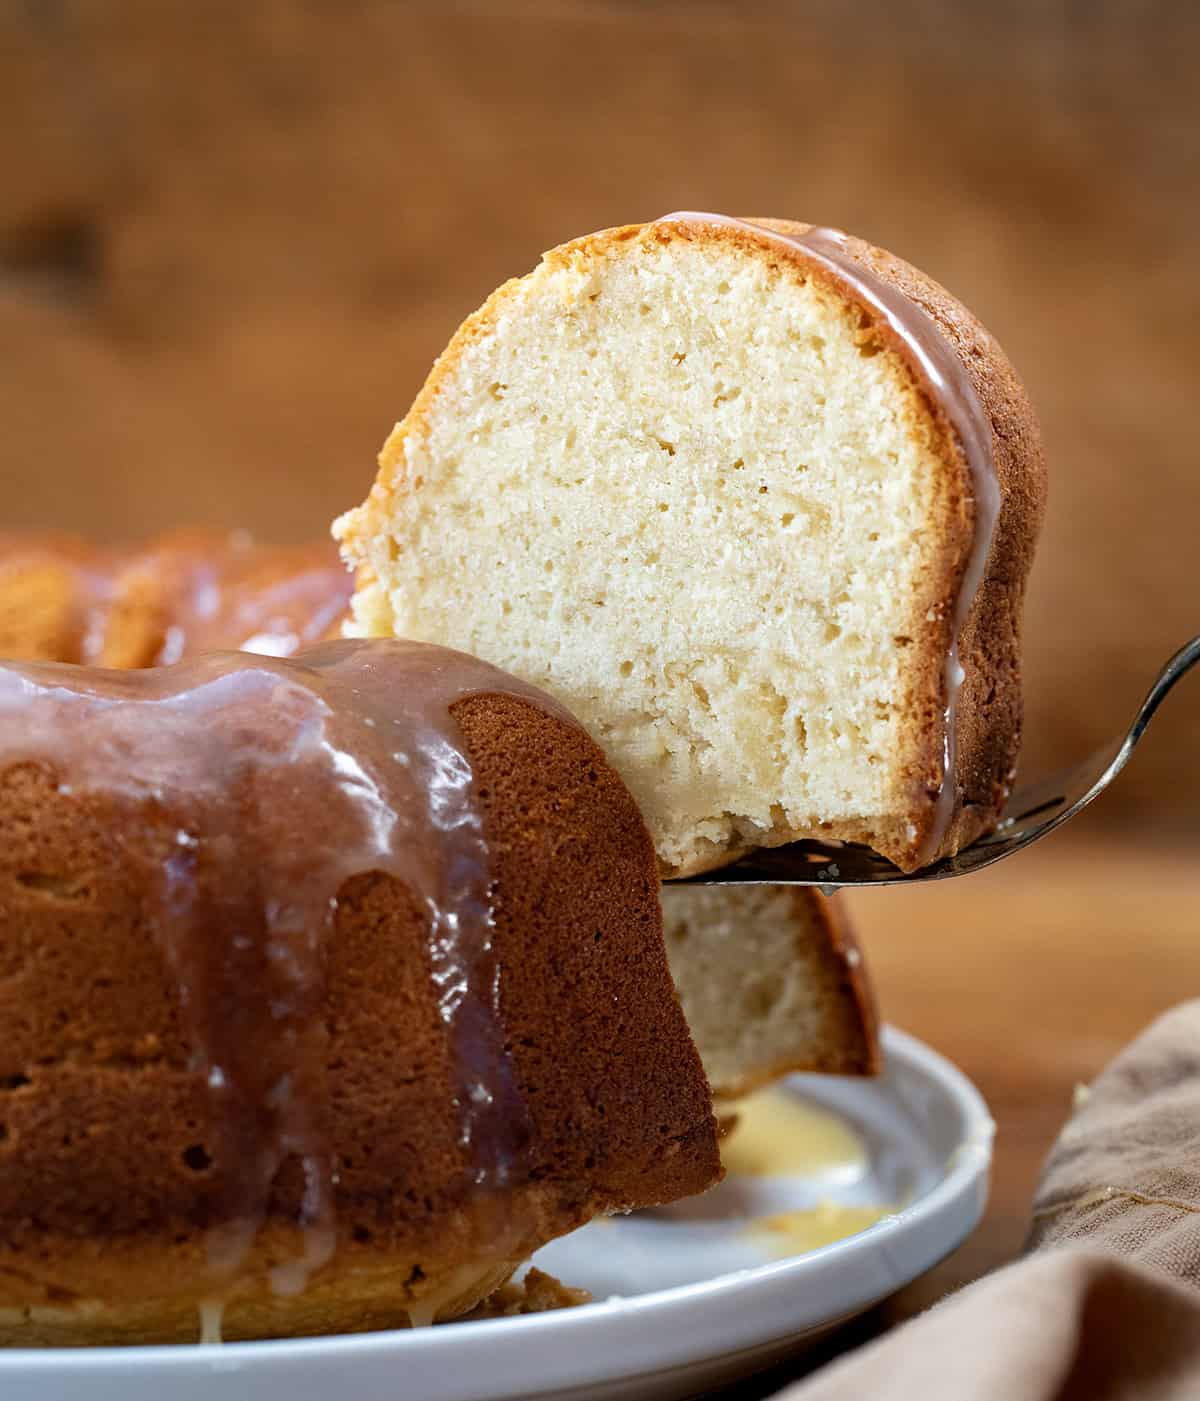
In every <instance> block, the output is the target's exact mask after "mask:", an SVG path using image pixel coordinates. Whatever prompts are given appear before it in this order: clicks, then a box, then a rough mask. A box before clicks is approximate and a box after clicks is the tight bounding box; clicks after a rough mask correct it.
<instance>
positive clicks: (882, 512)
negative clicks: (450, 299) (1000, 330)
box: [335, 214, 1044, 876]
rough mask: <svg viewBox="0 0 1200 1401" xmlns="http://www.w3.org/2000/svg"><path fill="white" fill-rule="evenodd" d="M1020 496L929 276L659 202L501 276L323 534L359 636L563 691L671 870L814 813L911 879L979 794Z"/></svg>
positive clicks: (1001, 430)
mask: <svg viewBox="0 0 1200 1401" xmlns="http://www.w3.org/2000/svg"><path fill="white" fill-rule="evenodd" d="M1043 494H1044V468H1043V462H1042V453H1041V447H1040V443H1039V436H1038V429H1037V425H1036V422H1035V420H1034V416H1033V413H1032V410H1031V409H1030V406H1029V403H1028V401H1027V399H1026V396H1025V393H1024V390H1023V389H1022V387H1021V384H1020V382H1019V381H1018V379H1017V377H1016V375H1015V373H1014V372H1013V370H1012V368H1011V366H1010V365H1009V363H1008V361H1007V359H1006V358H1005V356H1004V354H1003V352H1002V351H1001V349H1000V347H999V346H998V345H997V344H996V342H995V341H994V340H993V339H992V338H991V337H990V336H989V334H988V333H987V331H985V330H984V328H983V327H982V326H981V325H980V324H979V322H978V321H977V320H976V319H975V318H974V316H972V315H971V313H970V312H968V311H967V310H966V309H965V308H964V307H963V306H961V305H960V304H959V303H958V302H956V301H955V300H954V299H953V298H952V297H951V296H950V295H949V294H948V293H947V292H945V291H944V290H943V289H942V288H941V287H939V286H938V285H937V284H936V283H934V282H932V281H931V280H930V279H929V278H927V277H926V276H925V275H924V274H923V273H921V272H919V271H917V269H915V268H913V267H911V266H909V265H908V264H907V263H904V262H902V261H901V260H900V259H898V258H895V257H893V256H892V255H891V254H889V253H887V252H885V251H883V250H882V249H879V248H874V247H871V246H870V245H869V244H867V243H864V242H863V241H862V240H860V239H857V238H853V237H849V236H847V235H844V234H841V233H839V232H836V231H834V230H830V229H820V228H814V227H812V226H809V225H806V224H797V223H787V222H782V221H778V220H755V221H753V222H748V221H743V220H735V219H728V218H723V217H720V216H715V215H708V214H677V215H672V216H669V217H666V218H663V219H660V220H658V221H656V222H654V223H650V224H644V225H632V226H628V227H624V228H617V229H610V230H607V231H605V232H602V233H598V234H593V235H589V236H587V237H584V238H580V239H577V240H575V241H573V242H571V243H567V244H564V245H563V246H562V247H560V248H556V249H554V250H553V251H552V252H550V253H548V254H546V255H545V257H544V259H543V260H542V263H541V265H540V266H539V267H538V268H537V269H536V270H535V271H534V272H532V273H531V274H529V275H528V276H527V277H524V278H521V279H519V280H515V281H511V282H508V283H506V284H505V285H504V286H503V287H501V288H500V289H499V290H498V291H497V292H496V293H494V295H493V296H492V297H491V298H490V299H489V300H488V302H487V303H486V304H485V305H484V306H483V308H482V309H481V310H480V311H478V312H476V313H475V314H474V315H473V316H471V317H469V318H468V319H467V321H466V322H465V323H464V324H463V326H462V327H461V328H460V330H459V331H458V333H457V334H456V335H455V336H454V338H453V339H452V340H451V342H450V345H449V347H448V348H447V350H446V351H445V353H444V354H443V355H442V356H441V358H440V359H439V360H438V362H437V364H436V365H435V366H434V369H433V371H432V372H431V374H430V376H429V379H428V380H427V381H426V384H425V387H424V388H423V389H422V391H421V392H420V394H419V395H418V396H417V399H416V401H415V403H414V404H413V407H412V409H411V410H410V412H409V414H408V416H407V417H406V418H405V419H404V421H403V422H402V423H400V424H399V425H398V426H397V427H396V429H395V431H394V432H393V433H392V435H391V437H390V438H389V439H388V441H387V443H386V444H385V446H384V448H383V452H382V454H381V457H380V467H379V475H378V479H377V481H376V483H375V485H374V487H373V489H372V490H371V492H370V495H369V496H368V498H367V500H366V502H365V504H364V505H362V506H361V507H360V508H358V509H357V510H353V511H350V512H349V513H348V514H347V515H345V516H344V517H342V518H341V520H340V521H339V522H338V523H337V525H336V526H335V533H336V535H337V536H338V537H339V539H340V541H341V544H342V549H343V553H344V556H345V558H346V560H347V562H348V563H349V564H350V565H351V566H352V567H353V568H355V569H356V570H357V571H358V586H357V591H356V594H355V598H354V604H353V607H354V616H355V623H354V630H355V631H356V632H357V633H359V634H361V635H364V636H392V635H396V636H408V637H414V638H420V639H424V640H427V641H432V642H439V643H443V644H446V645H450V646H455V647H461V648H463V649H464V650H467V651H470V652H472V653H474V654H476V655H478V656H481V657H485V658H487V659H488V660H489V661H492V662H494V663H495V664H497V665H499V666H503V667H504V668H505V669H506V670H509V671H512V672H514V673H515V674H517V675H519V676H521V677H523V678H525V679H527V680H529V681H531V682H534V683H535V684H537V685H540V686H544V687H545V688H546V689H547V690H549V691H551V692H552V693H553V694H554V695H556V696H557V697H559V698H560V699H561V700H563V702H564V703H565V704H566V705H567V706H568V707H569V708H570V709H571V711H572V712H573V713H574V714H575V715H577V716H578V717H579V719H580V720H581V721H582V723H583V724H584V725H585V726H586V727H587V729H588V730H589V732H590V733H591V734H593V735H594V736H595V737H596V738H597V739H598V740H599V742H600V743H601V745H602V747H603V748H604V749H605V750H606V752H607V753H608V755H609V757H610V758H611V759H612V761H613V762H614V764H615V765H616V767H617V769H618V771H619V772H620V773H621V774H622V775H623V777H624V778H625V780H626V782H627V783H628V784H629V786H630V788H631V790H632V792H633V794H634V797H635V798H636V799H637V801H638V803H639V805H640V807H641V809H642V812H643V814H644V815H645V817H646V820H647V823H648V825H649V827H650V830H651V833H652V835H653V837H654V840H655V844H656V848H657V851H658V856H659V861H660V866H661V869H662V871H663V873H664V874H666V875H668V876H671V875H679V874H687V873H692V872H697V871H700V870H703V869H705V868H711V867H712V866H714V865H719V864H721V863H722V862H724V861H727V860H728V859H730V857H731V856H733V855H735V854H736V853H738V852H739V851H742V850H745V849H747V848H751V847H754V846H762V845H775V844H778V843H782V842H787V841H790V840H793V839H795V838H800V837H807V836H815V837H820V838H823V839H835V840H849V841H855V842H865V843H868V844H869V845H871V846H872V847H874V848H875V849H876V850H878V851H879V852H881V853H882V854H884V855H885V856H887V857H888V858H890V859H891V860H892V861H894V862H895V863H896V864H897V865H899V866H901V867H902V868H904V869H906V870H911V869H914V868H916V867H919V866H921V865H923V864H926V863H928V862H931V861H933V860H934V859H936V858H937V857H939V856H941V855H944V854H948V853H952V852H954V851H955V850H957V849H958V848H959V847H961V846H963V845H965V844H967V843H969V842H971V841H972V840H974V839H975V838H976V837H977V836H978V835H980V834H981V833H983V832H984V831H986V830H988V829H989V828H990V827H992V826H993V825H994V824H995V822H996V821H997V819H998V815H999V813H1000V811H1001V809H1002V806H1003V803H1004V801H1005V797H1006V794H1007V792H1008V788H1009V784H1010V781H1011V778H1012V774H1013V768H1014V764H1015V760H1016V756H1017V749H1018V744H1019V738H1020V727H1021V698H1020V650H1019V636H1020V625H1021V608H1022V599H1023V595H1024V589H1025V579H1026V575H1027V573H1028V570H1029V566H1030V562H1031V558H1032V553H1033V546H1034V540H1035V536H1036V533H1037V529H1038V525H1039V522H1040V518H1041V514H1042V500H1043Z"/></svg>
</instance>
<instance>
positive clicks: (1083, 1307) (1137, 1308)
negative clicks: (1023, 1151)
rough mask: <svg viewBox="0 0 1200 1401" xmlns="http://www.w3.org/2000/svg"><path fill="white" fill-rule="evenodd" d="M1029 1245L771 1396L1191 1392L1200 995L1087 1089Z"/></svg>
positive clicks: (1022, 1400) (1047, 1180) (1198, 1320)
mask: <svg viewBox="0 0 1200 1401" xmlns="http://www.w3.org/2000/svg"><path fill="white" fill-rule="evenodd" d="M1029 1249H1030V1251H1031V1252H1033V1253H1032V1254H1031V1255H1030V1256H1029V1257H1028V1258H1026V1259H1025V1260H1023V1261H1021V1262H1020V1263H1018V1264H1015V1265H1010V1266H1008V1268H1007V1269H1004V1270H1000V1271H998V1272H997V1273H996V1274H994V1275H992V1276H990V1277H989V1278H987V1279H983V1280H980V1281H979V1282H978V1283H977V1284H973V1285H971V1286H970V1287H969V1288H967V1289H964V1290H962V1291H961V1293H959V1294H956V1295H955V1296H954V1297H953V1298H951V1299H948V1300H946V1301H945V1302H943V1303H941V1304H938V1305H937V1306H936V1307H935V1308H933V1309H932V1310H930V1312H929V1313H927V1314H925V1315H924V1316H923V1317H921V1318H918V1319H915V1320H914V1321H913V1322H912V1323H909V1324H906V1325H905V1326H904V1327H902V1328H898V1329H897V1330H896V1331H895V1332H894V1333H891V1334H889V1335H888V1336H887V1337H885V1338H882V1339H880V1340H879V1341H878V1342H876V1343H873V1344H871V1345H870V1346H869V1347H866V1348H863V1349H862V1350H861V1351H860V1352H857V1353H853V1354H851V1355H850V1356H849V1357H846V1358H844V1359H843V1360H841V1361H840V1362H838V1363H835V1364H834V1365H833V1366H831V1367H828V1368H826V1369H825V1370H824V1371H822V1372H819V1373H817V1375H816V1376H814V1377H812V1378H810V1379H809V1380H808V1381H806V1382H804V1383H802V1384H801V1385H799V1386H796V1387H789V1388H787V1390H785V1391H784V1392H782V1393H780V1397H779V1401H849V1398H852V1397H853V1398H855V1401H858V1398H861V1397H871V1398H876V1397H883V1398H900V1397H904V1398H906V1401H907V1398H921V1401H924V1398H927V1397H928V1398H930V1399H931V1401H940V1398H946V1401H950V1398H954V1401H1009V1399H1010V1398H1019V1401H1083V1398H1088V1401H1093V1399H1094V1401H1126V1399H1127V1398H1128V1401H1134V1398H1136V1401H1176V1398H1180V1401H1182V1398H1184V1397H1198V1396H1200V1001H1197V1002H1189V1003H1185V1004H1184V1005H1183V1006H1182V1007H1178V1008H1176V1009H1175V1010H1174V1011H1173V1012H1168V1013H1167V1014H1166V1015H1165V1016H1164V1017H1161V1018H1160V1019H1159V1020H1158V1021H1157V1022H1155V1023H1154V1025H1153V1026H1151V1027H1150V1029H1149V1030H1148V1031H1146V1032H1144V1033H1143V1034H1142V1035H1141V1036H1140V1037H1139V1038H1138V1039H1137V1040H1136V1041H1135V1042H1134V1043H1133V1045H1132V1046H1130V1047H1128V1048H1127V1049H1126V1050H1125V1051H1123V1052H1122V1053H1121V1055H1120V1056H1118V1057H1117V1059H1116V1060H1115V1061H1114V1062H1113V1063H1112V1064H1111V1065H1110V1066H1109V1067H1108V1069H1107V1070H1105V1072H1104V1073H1103V1075H1101V1076H1100V1078H1099V1079H1098V1080H1097V1081H1096V1083H1095V1085H1093V1086H1092V1088H1091V1089H1090V1091H1088V1092H1086V1093H1085V1094H1081V1096H1080V1103H1079V1104H1078V1105H1077V1106H1076V1109H1075V1112H1074V1113H1073V1114H1072V1116H1071V1118H1070V1119H1069V1120H1068V1121H1067V1124H1066V1126H1065V1128H1064V1129H1063V1131H1062V1134H1061V1135H1060V1136H1059V1139H1058V1142H1057V1143H1056V1144H1055V1146H1054V1148H1053V1150H1052V1151H1051V1153H1050V1157H1049V1159H1048V1161H1047V1163H1046V1167H1045V1169H1044V1171H1043V1174H1042V1180H1041V1183H1040V1185H1039V1187H1038V1191H1037V1195H1036V1198H1035V1201H1034V1207H1033V1227H1032V1231H1031V1234H1030V1239H1029Z"/></svg>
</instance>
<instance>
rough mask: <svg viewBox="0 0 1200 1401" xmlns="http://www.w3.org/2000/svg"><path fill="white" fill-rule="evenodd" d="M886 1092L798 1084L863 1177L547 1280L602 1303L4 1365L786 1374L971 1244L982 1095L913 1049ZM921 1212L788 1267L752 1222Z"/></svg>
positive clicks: (596, 1382) (113, 1378) (888, 1051)
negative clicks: (831, 1121) (846, 1143)
mask: <svg viewBox="0 0 1200 1401" xmlns="http://www.w3.org/2000/svg"><path fill="white" fill-rule="evenodd" d="M884 1051H885V1056H886V1070H885V1073H884V1074H883V1076H881V1077H880V1078H879V1079H878V1080H874V1081H855V1080H834V1079H825V1078H822V1077H819V1076H803V1075H797V1076H793V1077H792V1078H791V1079H790V1080H789V1081H788V1082H787V1084H786V1091H787V1093H789V1094H792V1095H795V1096H797V1097H799V1098H800V1099H801V1100H803V1101H806V1102H808V1103H809V1104H814V1105H817V1106H823V1107H825V1108H827V1109H831V1110H833V1111H834V1112H835V1113H836V1114H838V1115H839V1116H840V1117H842V1118H843V1119H844V1120H846V1121H847V1122H848V1123H849V1124H850V1125H851V1126H852V1127H853V1129H854V1130H855V1131H856V1132H857V1133H858V1134H859V1135H860V1136H861V1138H862V1140H863V1141H864V1143H865V1145H866V1149H867V1152H866V1156H865V1159H864V1160H863V1162H862V1163H861V1164H860V1165H859V1168H858V1169H856V1170H854V1171H853V1172H851V1173H849V1174H847V1173H846V1172H844V1171H842V1172H840V1173H839V1172H833V1173H825V1174H822V1173H821V1172H816V1173H814V1174H810V1175H809V1176H807V1177H789V1178H784V1179H781V1178H761V1179H737V1180H735V1181H729V1180H727V1181H726V1183H723V1184H722V1185H721V1187H719V1188H717V1189H716V1190H715V1191H714V1192H712V1193H709V1194H708V1195H707V1196H705V1197H702V1198H697V1199H695V1202H694V1204H681V1206H680V1207H679V1208H673V1209H671V1210H669V1211H665V1212H661V1213H654V1214H646V1215H640V1216H631V1217H626V1218H621V1219H619V1220H616V1221H600V1222H593V1223H592V1224H591V1225H589V1226H586V1227H584V1229H583V1230H581V1231H577V1232H575V1234H574V1235H572V1236H569V1237H567V1238H565V1239H563V1240H561V1241H556V1242H554V1243H553V1244H552V1245H550V1246H547V1247H546V1249H545V1250H543V1251H541V1252H539V1255H538V1256H537V1263H538V1264H540V1265H541V1266H543V1267H544V1268H545V1269H547V1270H549V1271H550V1272H551V1273H552V1274H556V1275H558V1276H559V1277H560V1278H561V1279H563V1280H564V1281H565V1282H567V1283H570V1284H574V1285H578V1286H582V1287H584V1288H588V1289H590V1290H591V1291H592V1293H593V1294H594V1296H595V1298H596V1299H597V1300H598V1301H599V1302H597V1303H594V1304H588V1305H585V1306H584V1307H581V1308H574V1309H566V1310H561V1311H558V1312H553V1313H543V1314H537V1315H533V1316H528V1317H523V1318H502V1319H495V1320H489V1321H486V1322H479V1323H461V1324H454V1325H451V1326H448V1327H442V1328H424V1329H416V1330H410V1331H405V1332H393V1333H367V1334H357V1335H354V1336H348V1337H332V1338H312V1339H303V1340H299V1341H295V1342H289V1341H279V1342H263V1343H233V1344H229V1345H227V1346H224V1347H222V1346H211V1345H209V1346H191V1347H188V1346H176V1347H145V1348H90V1349H43V1350H35V1349H19V1350H18V1349H14V1350H12V1351H8V1352H0V1396H2V1397H3V1398H5V1401H47V1398H51V1397H55V1398H56V1397H60V1396H61V1397H67V1396H69V1397H71V1398H72V1401H162V1398H164V1397H170V1398H171V1401H214V1398H220V1401H330V1398H334V1397H336V1398H339V1401H409V1398H411V1399H412V1401H515V1399H516V1398H530V1399H531V1401H532V1399H533V1398H537V1401H562V1398H567V1397H570V1398H575V1401H581V1398H584V1397H586V1398H589V1401H590V1399H591V1398H594V1399H595V1401H602V1399H603V1398H617V1397H620V1398H623V1401H637V1399H638V1398H650V1397H653V1398H654V1401H669V1399H670V1398H674V1397H682V1396H689V1395H692V1394H694V1393H695V1392H696V1391H699V1390H701V1389H703V1388H706V1387H711V1386H717V1385H719V1384H721V1383H723V1382H728V1381H730V1380H732V1379H733V1378H734V1377H737V1376H739V1375H744V1374H746V1373H748V1372H751V1371H753V1370H755V1369H757V1368H759V1367H763V1366H767V1365H769V1364H770V1363H772V1362H774V1361H777V1360H779V1359H780V1358H782V1357H784V1356H785V1355H786V1354H787V1353H789V1352H793V1351H796V1350H797V1349H799V1348H801V1347H803V1346H804V1345H805V1343H806V1342H811V1341H812V1340H813V1339H815V1338H816V1337H817V1336H819V1335H820V1334H822V1333H824V1332H827V1331H828V1330H829V1329H830V1328H832V1327H834V1326H836V1325H837V1324H838V1323H842V1322H845V1321H846V1320H847V1319H849V1318H852V1317H853V1316H854V1315H855V1314H858V1313H861V1312H862V1311H863V1310H865V1309H867V1308H870V1307H871V1305H873V1304H875V1303H878V1302H879V1301H880V1300H881V1299H884V1298H886V1297H887V1296H888V1295H889V1294H891V1293H893V1292H894V1291H895V1290H897V1289H899V1288H900V1287H901V1286H903V1285H905V1284H908V1283H910V1282H911V1281H912V1280H914V1279H916V1278H917V1276H918V1275H920V1274H922V1273H923V1272H924V1271H925V1270H927V1269H929V1268H930V1267H931V1266H932V1265H934V1264H936V1263H937V1261H939V1260H940V1259H942V1258H943V1257H944V1256H945V1255H947V1254H948V1253H949V1252H950V1251H951V1250H953V1249H954V1247H955V1246H956V1245H958V1244H959V1243H960V1242H961V1241H962V1240H963V1239H964V1237H966V1236H967V1235H968V1234H969V1233H970V1231H971V1230H972V1229H973V1228H974V1226H975V1224H976V1223H977V1222H978V1220H979V1217H980V1215H981V1213H982V1211H983V1207H984V1203H985V1201H986V1198H987V1184H988V1170H989V1166H990V1163H991V1143H992V1121H991V1118H990V1116H989V1115H988V1112H987V1107H986V1105H985V1104H984V1102H983V1100H982V1098H981V1097H980V1095H979V1093H978V1092H977V1091H976V1089H975V1088H974V1086H973V1085H972V1084H971V1083H970V1081H969V1080H967V1079H966V1077H965V1076H963V1075H962V1074H961V1073H960V1072H959V1071H958V1070H956V1069H955V1068H954V1066H952V1065H951V1064H950V1063H949V1062H948V1061H946V1060H945V1059H943V1058H942V1057H941V1056H939V1055H937V1054H936V1053H935V1052H934V1051H931V1050H930V1049H929V1048H928V1047H927V1046H924V1045H923V1044H922V1043H921V1042H919V1041H917V1040H915V1039H914V1038H913V1037H911V1036H906V1035H904V1034H903V1033H902V1032H898V1031H895V1030H892V1029H890V1028H889V1029H888V1030H887V1031H886V1032H885V1034H884ZM828 1201H833V1202H843V1203H846V1204H850V1205H853V1204H856V1203H875V1204H883V1203H893V1202H904V1203H905V1205H904V1206H903V1207H902V1208H901V1209H900V1210H898V1211H897V1212H896V1213H895V1214H894V1215H889V1216H886V1217H885V1218H884V1219H883V1220H881V1221H879V1222H878V1223H877V1224H876V1225H873V1226H871V1227H869V1228H868V1229H867V1230H864V1231H861V1232H860V1233H859V1234H857V1235H854V1236H850V1237H848V1238H847V1239H844V1240H840V1241H837V1242H836V1243H834V1244H832V1245H826V1246H822V1247H820V1248H819V1249H815V1250H810V1251H808V1252H807V1253H805V1254H802V1255H796V1256H792V1257H790V1258H784V1259H779V1258H774V1257H775V1255H776V1253H777V1252H774V1251H772V1249H771V1248H770V1244H769V1242H767V1243H766V1244H764V1238H763V1237H761V1236H759V1235H757V1234H754V1233H751V1232H748V1231H747V1229H746V1220H745V1218H746V1217H748V1216H756V1215H761V1214H765V1213H767V1212H781V1211H787V1210H790V1209H795V1208H804V1207H807V1206H813V1205H816V1204H817V1203H820V1202H828Z"/></svg>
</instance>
